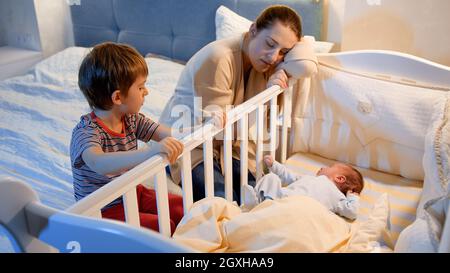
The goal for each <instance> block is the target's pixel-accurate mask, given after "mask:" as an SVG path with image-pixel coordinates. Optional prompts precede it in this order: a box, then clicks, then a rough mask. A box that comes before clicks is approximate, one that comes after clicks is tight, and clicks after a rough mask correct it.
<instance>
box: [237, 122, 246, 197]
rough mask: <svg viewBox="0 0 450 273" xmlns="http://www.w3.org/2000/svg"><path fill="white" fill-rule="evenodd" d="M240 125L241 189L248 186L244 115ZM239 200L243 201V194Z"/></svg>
mask: <svg viewBox="0 0 450 273" xmlns="http://www.w3.org/2000/svg"><path fill="white" fill-rule="evenodd" d="M239 125H240V144H241V156H240V162H241V163H240V164H241V188H242V186H243V185H247V184H248V175H247V173H248V115H244V116H243V117H242V118H241V119H240V120H239ZM241 200H244V196H243V192H242V191H241Z"/></svg>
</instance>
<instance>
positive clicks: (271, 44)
mask: <svg viewBox="0 0 450 273" xmlns="http://www.w3.org/2000/svg"><path fill="white" fill-rule="evenodd" d="M266 44H267V46H268V47H270V48H273V47H274V46H275V44H274V43H272V42H269V41H266Z"/></svg>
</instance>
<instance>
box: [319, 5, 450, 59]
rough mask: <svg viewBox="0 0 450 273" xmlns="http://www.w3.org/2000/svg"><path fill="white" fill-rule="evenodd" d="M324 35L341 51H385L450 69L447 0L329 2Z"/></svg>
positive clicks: (449, 25)
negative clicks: (412, 56)
mask: <svg viewBox="0 0 450 273" xmlns="http://www.w3.org/2000/svg"><path fill="white" fill-rule="evenodd" d="M327 6H328V7H327V8H328V10H329V12H328V18H327V22H328V23H327V25H326V27H327V31H326V32H327V36H326V37H324V39H325V40H326V39H329V40H330V41H333V42H336V43H338V44H340V49H341V50H342V51H347V50H358V49H385V50H394V51H400V52H405V53H409V54H412V55H415V56H419V57H422V58H425V59H428V60H431V61H434V62H437V63H441V64H444V65H447V66H450V46H449V44H450V35H449V33H450V16H449V11H450V1H449V0H328V5H327Z"/></svg>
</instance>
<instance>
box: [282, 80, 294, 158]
mask: <svg viewBox="0 0 450 273" xmlns="http://www.w3.org/2000/svg"><path fill="white" fill-rule="evenodd" d="M290 94H292V86H289V87H288V88H287V89H286V90H285V91H284V93H283V96H284V99H283V124H282V127H281V163H284V162H285V161H286V158H287V140H288V139H287V138H288V126H289V121H290V120H291V118H290V110H291V109H290V102H291V97H290Z"/></svg>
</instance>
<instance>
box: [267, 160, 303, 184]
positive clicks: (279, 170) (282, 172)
mask: <svg viewBox="0 0 450 273" xmlns="http://www.w3.org/2000/svg"><path fill="white" fill-rule="evenodd" d="M269 170H270V171H271V172H273V173H274V174H276V175H278V177H280V179H281V181H282V182H283V184H287V185H289V184H291V183H292V182H295V181H297V180H299V179H300V178H301V176H300V175H298V174H296V173H294V172H291V171H290V170H288V168H286V167H285V166H284V165H283V164H280V163H278V162H277V161H275V160H274V161H273V163H272V166H271V167H269Z"/></svg>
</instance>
